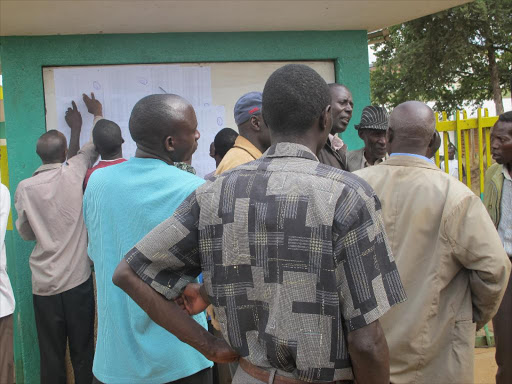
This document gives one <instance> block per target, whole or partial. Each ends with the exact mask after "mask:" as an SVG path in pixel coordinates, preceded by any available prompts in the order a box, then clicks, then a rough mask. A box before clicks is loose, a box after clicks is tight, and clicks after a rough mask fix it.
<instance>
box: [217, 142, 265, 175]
mask: <svg viewBox="0 0 512 384" xmlns="http://www.w3.org/2000/svg"><path fill="white" fill-rule="evenodd" d="M261 155H262V153H261V151H260V150H259V149H258V148H256V147H255V146H254V144H252V143H251V142H250V141H249V140H247V139H246V138H245V137H243V136H242V135H238V137H237V138H236V140H235V144H234V145H233V148H231V149H230V150H229V151H228V152H227V153H226V155H225V156H224V158H223V159H222V161H221V162H220V164H219V166H218V167H217V170H216V171H215V175H220V174H221V173H222V172H226V171H229V170H230V169H233V168H235V167H238V166H239V165H242V164H245V163H248V162H250V161H253V160H256V159H259V158H260V157H261Z"/></svg>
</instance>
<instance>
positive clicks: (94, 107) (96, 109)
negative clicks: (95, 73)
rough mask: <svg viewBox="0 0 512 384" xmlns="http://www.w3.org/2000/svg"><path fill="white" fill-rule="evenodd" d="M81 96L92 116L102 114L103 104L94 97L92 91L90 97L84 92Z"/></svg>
mask: <svg viewBox="0 0 512 384" xmlns="http://www.w3.org/2000/svg"><path fill="white" fill-rule="evenodd" d="M82 97H83V99H84V103H85V106H86V107H87V111H88V112H89V113H91V114H93V115H94V116H103V106H102V105H101V103H100V102H99V101H98V100H96V98H95V97H94V92H91V97H89V96H87V95H86V94H85V93H84V94H83V95H82Z"/></svg>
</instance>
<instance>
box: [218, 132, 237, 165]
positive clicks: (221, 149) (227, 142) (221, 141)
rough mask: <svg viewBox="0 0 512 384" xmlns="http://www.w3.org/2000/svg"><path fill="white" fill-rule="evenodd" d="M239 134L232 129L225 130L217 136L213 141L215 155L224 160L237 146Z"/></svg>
mask: <svg viewBox="0 0 512 384" xmlns="http://www.w3.org/2000/svg"><path fill="white" fill-rule="evenodd" d="M237 137H238V133H237V132H236V131H235V130H234V129H232V128H223V129H221V130H220V131H219V132H218V133H217V134H216V135H215V139H214V140H213V145H214V147H215V153H216V154H218V155H219V156H220V157H221V158H223V157H224V156H225V155H226V153H227V152H228V151H229V150H230V149H231V148H232V147H233V145H235V140H236V138H237Z"/></svg>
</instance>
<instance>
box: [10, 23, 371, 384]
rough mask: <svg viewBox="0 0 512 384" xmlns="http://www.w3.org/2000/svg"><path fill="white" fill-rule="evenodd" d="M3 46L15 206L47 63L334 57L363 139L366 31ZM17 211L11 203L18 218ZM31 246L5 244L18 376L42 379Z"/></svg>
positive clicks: (352, 136)
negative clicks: (360, 127)
mask: <svg viewBox="0 0 512 384" xmlns="http://www.w3.org/2000/svg"><path fill="white" fill-rule="evenodd" d="M0 48H1V50H0V57H1V64H2V75H3V87H4V105H5V119H6V123H5V124H6V137H7V149H8V152H9V181H10V192H11V196H13V198H12V202H13V205H14V191H15V189H16V187H17V185H18V183H19V182H20V181H21V180H23V179H25V178H27V177H30V176H31V175H32V173H33V172H34V170H35V169H36V168H37V167H38V166H39V165H40V160H39V158H38V157H37V155H36V154H35V144H36V141H37V139H38V138H39V136H40V135H41V134H42V133H44V132H45V130H46V126H45V104H44V90H43V79H42V68H43V67H47V66H51V67H55V66H70V65H78V66H85V65H113V64H158V63H201V62H203V63H205V62H228V61H293V60H297V61H311V60H314V61H316V60H334V62H335V76H336V82H338V83H344V84H345V85H347V86H348V88H349V89H350V90H351V91H352V94H353V99H354V112H353V119H352V122H351V124H350V126H349V129H348V130H347V132H346V133H345V134H344V136H343V139H344V140H345V142H346V143H347V145H348V146H349V148H358V147H360V146H361V142H360V139H359V138H358V137H357V132H356V131H355V130H354V129H353V124H354V123H357V122H359V119H360V116H361V111H362V109H363V107H364V106H366V105H368V104H369V101H370V76H369V63H368V49H367V31H298V32H226V33H157V34H113V35H103V34H98V35H66V36H7V37H1V38H0ZM248 76H250V74H248ZM12 209H14V206H12ZM16 217H17V215H16V212H15V211H14V210H13V220H15V219H16ZM33 245H34V243H33V242H25V241H23V240H22V239H21V238H20V236H19V235H18V233H17V232H16V231H13V241H12V242H11V244H10V245H9V244H8V247H7V263H8V266H9V275H10V277H11V282H12V284H13V288H14V293H15V297H16V311H15V314H14V319H15V322H14V323H15V364H16V381H17V382H20V383H21V382H24V383H37V382H39V349H38V345H37V333H36V328H35V323H34V314H33V307H32V286H31V273H30V269H29V264H28V259H29V256H30V253H31V251H32V248H33Z"/></svg>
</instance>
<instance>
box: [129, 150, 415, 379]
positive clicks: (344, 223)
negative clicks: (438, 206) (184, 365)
mask: <svg viewBox="0 0 512 384" xmlns="http://www.w3.org/2000/svg"><path fill="white" fill-rule="evenodd" d="M380 209H381V207H380V202H379V200H378V198H377V197H376V195H375V194H374V192H373V190H372V189H371V188H370V187H369V186H368V184H366V182H364V181H363V180H362V179H360V178H359V177H357V176H355V175H352V174H350V173H347V172H344V171H341V170H338V169H335V168H333V167H329V166H326V165H324V164H320V163H319V162H318V159H317V158H316V156H315V155H314V154H313V153H312V152H311V151H310V150H309V149H307V148H306V147H304V146H301V145H297V144H291V143H281V144H277V145H275V146H272V147H270V148H269V150H268V151H267V152H266V153H265V154H264V155H263V157H261V158H260V159H258V160H255V161H253V162H250V163H247V164H244V165H242V166H239V167H237V168H235V169H233V170H231V171H228V172H225V173H223V174H221V175H220V176H218V177H217V178H215V179H214V180H213V181H212V182H207V183H205V184H204V185H202V186H201V187H199V188H198V189H197V190H196V191H195V192H194V193H193V194H192V195H190V196H189V197H188V198H187V199H186V200H185V201H184V202H183V204H182V205H181V206H180V207H179V208H178V209H177V210H176V211H175V213H174V215H173V216H172V217H171V218H169V219H167V220H166V221H164V222H163V223H162V224H160V225H159V226H158V227H156V228H155V229H154V230H153V231H152V232H150V233H149V234H148V235H147V236H146V237H145V238H144V239H143V240H141V241H140V242H139V243H138V244H137V245H136V246H135V247H134V248H133V249H132V250H131V251H130V252H129V253H128V254H127V255H126V261H127V262H128V263H129V264H130V266H131V267H132V268H133V270H134V271H135V272H136V273H137V274H138V275H139V276H140V277H141V278H142V279H143V280H144V281H145V282H146V283H148V284H150V285H151V286H152V287H153V288H154V289H155V290H157V291H158V292H160V293H161V294H163V295H164V296H165V297H167V299H169V300H172V299H174V298H175V297H176V296H177V295H179V294H180V292H181V291H182V289H183V288H184V287H185V286H186V284H188V283H189V282H192V281H194V279H195V277H196V276H197V275H198V274H199V273H201V272H202V273H203V276H204V283H205V287H206V290H207V292H208V295H209V298H210V301H211V303H212V304H213V306H214V307H215V312H216V315H217V317H218V320H219V322H220V325H221V329H222V333H223V335H224V337H225V339H226V340H227V341H228V342H229V344H230V345H231V346H232V347H233V348H234V349H235V350H236V351H237V352H238V353H239V354H240V355H241V356H242V357H245V358H247V359H248V360H249V361H250V362H251V363H253V364H255V365H257V366H260V367H274V368H277V369H279V370H281V371H286V372H289V373H290V374H291V376H293V377H295V378H298V379H301V380H304V381H308V382H322V381H333V380H342V379H351V378H352V377H353V374H352V368H351V362H350V357H349V354H348V349H347V334H348V332H351V331H354V330H356V329H358V328H361V327H364V326H365V325H368V324H370V323H371V322H373V321H375V320H377V319H378V318H379V317H380V316H382V315H383V314H384V313H385V312H386V311H388V310H389V308H390V307H391V306H393V305H395V304H397V303H399V302H402V301H404V300H405V292H404V290H403V287H402V283H401V280H400V276H399V274H398V271H397V269H396V265H395V262H394V259H393V256H392V253H391V250H390V248H389V246H388V241H387V237H386V234H385V232H384V225H383V222H382V218H381V210H380Z"/></svg>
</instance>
